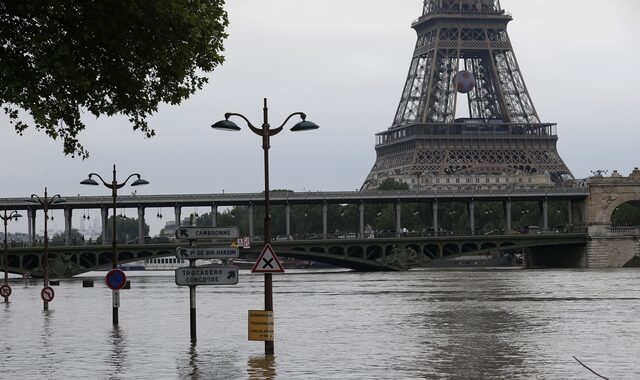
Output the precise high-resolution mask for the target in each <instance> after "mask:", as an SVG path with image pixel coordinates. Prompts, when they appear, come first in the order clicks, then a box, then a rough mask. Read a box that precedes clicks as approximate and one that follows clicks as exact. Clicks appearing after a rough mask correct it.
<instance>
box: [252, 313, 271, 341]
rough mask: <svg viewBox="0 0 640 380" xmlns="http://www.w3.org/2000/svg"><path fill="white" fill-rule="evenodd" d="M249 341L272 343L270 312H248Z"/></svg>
mask: <svg viewBox="0 0 640 380" xmlns="http://www.w3.org/2000/svg"><path fill="white" fill-rule="evenodd" d="M249 340H269V341H273V311H272V310H249Z"/></svg>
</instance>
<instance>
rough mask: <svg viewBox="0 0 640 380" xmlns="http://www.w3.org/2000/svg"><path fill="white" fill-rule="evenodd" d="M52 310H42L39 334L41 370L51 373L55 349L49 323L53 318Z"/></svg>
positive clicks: (53, 367)
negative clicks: (40, 331)
mask: <svg viewBox="0 0 640 380" xmlns="http://www.w3.org/2000/svg"><path fill="white" fill-rule="evenodd" d="M53 313H54V311H53V310H42V333H41V334H40V343H41V352H42V359H43V368H42V370H43V372H44V373H47V374H51V375H52V374H53V373H54V372H55V365H56V360H55V358H54V357H55V349H53V348H52V345H53V344H55V342H52V331H53V329H52V328H51V323H52V320H53Z"/></svg>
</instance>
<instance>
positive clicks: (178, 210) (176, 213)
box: [173, 204, 182, 228]
mask: <svg viewBox="0 0 640 380" xmlns="http://www.w3.org/2000/svg"><path fill="white" fill-rule="evenodd" d="M181 212H182V208H181V207H180V205H179V204H176V205H175V206H174V207H173V215H174V218H176V228H179V227H180V220H181V218H182V215H181Z"/></svg>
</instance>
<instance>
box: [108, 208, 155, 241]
mask: <svg viewBox="0 0 640 380" xmlns="http://www.w3.org/2000/svg"><path fill="white" fill-rule="evenodd" d="M143 230H144V231H143V232H144V236H149V225H148V224H146V223H145V224H144V227H143ZM112 231H113V216H111V217H109V219H108V220H107V241H106V242H103V243H108V242H110V241H111V240H112V239H113V232H112ZM137 238H138V219H137V218H129V217H127V216H120V215H117V216H116V240H118V241H120V242H127V241H131V240H135V239H137Z"/></svg>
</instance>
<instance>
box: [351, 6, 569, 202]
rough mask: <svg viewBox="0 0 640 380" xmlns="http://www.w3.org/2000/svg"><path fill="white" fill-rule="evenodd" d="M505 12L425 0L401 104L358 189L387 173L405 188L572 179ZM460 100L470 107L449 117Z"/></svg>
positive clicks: (543, 183) (549, 182) (415, 26)
mask: <svg viewBox="0 0 640 380" xmlns="http://www.w3.org/2000/svg"><path fill="white" fill-rule="evenodd" d="M510 21H512V17H511V15H510V14H508V13H506V12H505V11H504V10H503V9H502V8H501V6H500V1H499V0H424V7H423V14H422V17H420V18H419V19H418V20H416V21H415V22H414V23H413V25H412V28H413V29H415V31H416V33H417V35H418V41H417V43H416V47H415V50H414V53H413V58H412V60H411V65H410V68H409V74H408V75H407V81H406V84H405V86H404V90H403V92H402V96H401V98H400V104H399V105H398V110H397V112H396V115H395V118H394V119H393V124H392V126H391V127H390V128H389V129H388V130H386V131H384V132H380V133H377V134H376V147H375V149H376V156H377V158H376V162H375V164H374V166H373V168H372V169H371V172H370V173H369V175H368V176H367V178H366V180H365V182H364V184H363V186H362V189H363V190H364V189H376V188H377V187H378V185H379V184H380V183H381V182H382V181H384V180H385V179H387V178H393V179H396V180H400V181H402V182H405V183H408V184H409V185H410V188H413V189H443V186H444V188H445V189H447V187H446V186H447V185H444V184H449V185H448V186H449V187H448V189H452V186H454V187H453V188H461V187H467V188H476V189H491V188H492V187H490V186H487V185H486V184H488V183H492V184H493V183H496V182H497V183H499V184H502V185H497V186H494V187H493V188H496V187H497V188H498V189H499V188H501V187H503V186H516V187H518V186H521V187H526V188H530V187H538V186H554V185H558V184H560V183H562V182H563V181H565V180H570V179H573V176H572V174H571V172H570V171H569V169H568V168H567V166H566V165H565V164H564V162H563V161H562V159H561V158H560V155H559V154H558V152H557V149H556V143H557V141H558V136H557V134H556V124H552V123H542V122H541V121H540V118H539V117H538V113H537V112H536V109H535V107H534V105H533V102H532V100H531V96H530V95H529V92H528V91H527V87H526V86H525V82H524V79H523V77H522V72H521V70H520V67H519V66H518V62H517V61H516V56H515V54H514V52H513V48H512V45H511V41H510V40H509V35H508V34H507V24H508V23H509V22H510ZM465 101H466V104H465V106H468V113H469V114H468V115H469V117H464V118H463V117H459V118H456V107H457V105H458V104H459V103H460V104H464V103H465ZM452 184H456V185H452ZM523 184H526V185H523ZM480 185H482V187H481V186H480ZM527 186H528V187H527Z"/></svg>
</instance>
